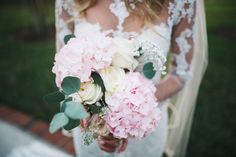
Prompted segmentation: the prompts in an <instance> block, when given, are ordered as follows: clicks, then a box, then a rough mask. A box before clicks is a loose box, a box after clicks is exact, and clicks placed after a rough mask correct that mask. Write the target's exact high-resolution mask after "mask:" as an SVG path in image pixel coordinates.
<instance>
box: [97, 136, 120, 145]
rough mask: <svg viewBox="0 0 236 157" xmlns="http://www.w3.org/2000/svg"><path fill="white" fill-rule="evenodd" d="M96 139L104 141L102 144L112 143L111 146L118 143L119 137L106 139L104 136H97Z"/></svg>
mask: <svg viewBox="0 0 236 157" xmlns="http://www.w3.org/2000/svg"><path fill="white" fill-rule="evenodd" d="M98 141H100V142H102V143H104V144H108V145H112V146H117V145H119V143H120V140H119V139H116V138H113V139H107V138H104V137H101V136H100V137H98Z"/></svg>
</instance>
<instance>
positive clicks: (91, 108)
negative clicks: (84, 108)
mask: <svg viewBox="0 0 236 157" xmlns="http://www.w3.org/2000/svg"><path fill="white" fill-rule="evenodd" d="M101 108H102V107H101V106H96V105H95V104H94V105H90V106H89V111H90V112H91V113H92V114H98V113H100V112H101Z"/></svg>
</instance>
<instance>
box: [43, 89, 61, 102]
mask: <svg viewBox="0 0 236 157" xmlns="http://www.w3.org/2000/svg"><path fill="white" fill-rule="evenodd" d="M64 99H65V96H64V94H63V93H61V92H59V91H56V92H53V93H49V94H47V95H45V96H44V97H43V100H44V101H45V102H46V103H48V104H58V103H60V102H61V101H62V100H64Z"/></svg>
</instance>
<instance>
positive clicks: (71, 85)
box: [61, 76, 80, 95]
mask: <svg viewBox="0 0 236 157" xmlns="http://www.w3.org/2000/svg"><path fill="white" fill-rule="evenodd" d="M61 87H62V90H63V92H64V93H65V94H66V95H70V94H73V93H75V92H77V91H79V90H80V79H79V78H77V77H72V76H68V77H65V78H64V79H63V81H62V84H61Z"/></svg>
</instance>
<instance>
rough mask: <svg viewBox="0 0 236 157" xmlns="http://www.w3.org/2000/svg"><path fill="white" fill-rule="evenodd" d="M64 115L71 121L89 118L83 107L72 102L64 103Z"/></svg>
mask: <svg viewBox="0 0 236 157" xmlns="http://www.w3.org/2000/svg"><path fill="white" fill-rule="evenodd" d="M65 113H66V115H67V116H68V117H70V118H71V119H84V118H87V117H88V116H89V114H88V113H87V111H86V110H85V108H84V106H83V105H81V104H80V103H78V102H74V101H69V102H66V109H65Z"/></svg>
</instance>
